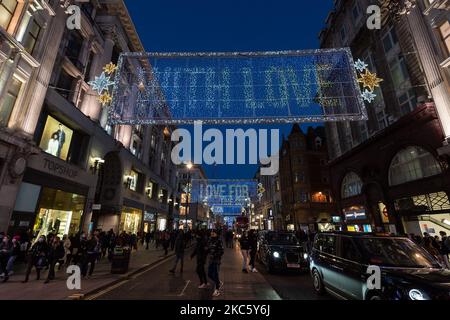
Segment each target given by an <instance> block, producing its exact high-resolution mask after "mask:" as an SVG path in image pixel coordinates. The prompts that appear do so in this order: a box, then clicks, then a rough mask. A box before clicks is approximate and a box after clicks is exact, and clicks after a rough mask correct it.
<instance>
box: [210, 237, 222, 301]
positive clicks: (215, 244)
mask: <svg viewBox="0 0 450 320" xmlns="http://www.w3.org/2000/svg"><path fill="white" fill-rule="evenodd" d="M218 234H219V233H218V231H216V230H213V231H211V236H210V239H209V242H208V255H209V264H208V277H209V278H210V279H211V280H212V281H213V282H214V292H213V297H218V296H219V295H220V289H221V288H222V285H223V284H222V281H220V278H219V268H220V263H221V261H222V256H223V253H224V250H223V245H222V240H220V238H219V237H218Z"/></svg>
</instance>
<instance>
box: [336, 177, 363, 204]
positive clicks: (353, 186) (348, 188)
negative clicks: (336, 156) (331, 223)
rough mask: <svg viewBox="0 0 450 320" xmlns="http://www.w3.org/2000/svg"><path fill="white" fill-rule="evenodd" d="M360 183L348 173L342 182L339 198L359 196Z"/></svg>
mask: <svg viewBox="0 0 450 320" xmlns="http://www.w3.org/2000/svg"><path fill="white" fill-rule="evenodd" d="M362 185H363V183H362V181H361V179H360V178H359V176H358V175H357V174H356V173H354V172H349V173H348V174H347V175H346V176H345V177H344V179H343V180H342V186H341V196H342V198H343V199H345V198H350V197H353V196H357V195H360V194H361V189H362Z"/></svg>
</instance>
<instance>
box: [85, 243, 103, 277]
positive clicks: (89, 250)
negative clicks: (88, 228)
mask: <svg viewBox="0 0 450 320" xmlns="http://www.w3.org/2000/svg"><path fill="white" fill-rule="evenodd" d="M100 253H101V248H100V242H99V240H98V237H97V236H96V235H91V236H89V239H88V240H87V242H86V249H85V254H84V259H83V265H82V268H81V275H82V276H83V277H88V278H90V277H91V276H92V274H93V273H94V268H95V263H96V261H97V258H98V256H99V255H100ZM89 264H90V267H89V273H88V266H89Z"/></svg>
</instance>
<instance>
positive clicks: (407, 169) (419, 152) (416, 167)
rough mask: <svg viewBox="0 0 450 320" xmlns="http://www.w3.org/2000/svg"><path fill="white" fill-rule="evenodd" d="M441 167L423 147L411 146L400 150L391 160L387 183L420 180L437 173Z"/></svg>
mask: <svg viewBox="0 0 450 320" xmlns="http://www.w3.org/2000/svg"><path fill="white" fill-rule="evenodd" d="M441 172H442V169H441V167H440V165H439V163H438V162H437V160H436V159H435V158H434V156H433V155H432V154H431V153H429V152H428V151H425V150H424V149H422V148H420V147H416V146H411V147H408V148H405V149H403V150H401V151H400V152H399V153H397V155H396V156H395V157H394V159H393V160H392V162H391V166H390V168H389V185H391V186H396V185H399V184H402V183H406V182H410V181H415V180H420V179H423V178H426V177H431V176H434V175H438V174H440V173H441Z"/></svg>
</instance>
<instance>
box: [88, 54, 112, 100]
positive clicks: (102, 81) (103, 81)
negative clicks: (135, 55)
mask: <svg viewBox="0 0 450 320" xmlns="http://www.w3.org/2000/svg"><path fill="white" fill-rule="evenodd" d="M116 70H117V66H116V65H115V64H114V63H112V62H110V63H108V64H107V65H106V66H104V67H103V72H102V73H101V74H100V76H98V77H97V76H96V77H95V80H93V81H89V82H88V84H89V85H90V86H91V88H92V90H94V91H96V92H97V94H98V95H99V97H98V101H99V102H100V103H101V104H102V106H103V107H105V106H107V105H109V104H110V103H111V102H112V99H113V98H112V95H111V93H110V90H109V88H110V87H111V86H112V85H114V82H113V81H112V79H111V78H112V75H113V74H114V72H115V71H116Z"/></svg>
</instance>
